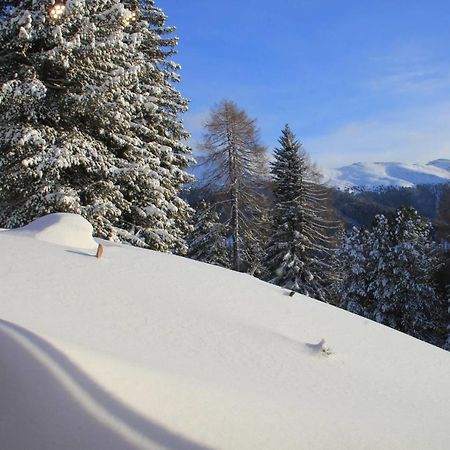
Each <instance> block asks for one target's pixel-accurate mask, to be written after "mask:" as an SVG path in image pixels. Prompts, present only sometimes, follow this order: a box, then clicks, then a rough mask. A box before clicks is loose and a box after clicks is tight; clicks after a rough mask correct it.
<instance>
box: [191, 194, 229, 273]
mask: <svg viewBox="0 0 450 450" xmlns="http://www.w3.org/2000/svg"><path fill="white" fill-rule="evenodd" d="M225 240H226V227H225V225H223V224H222V223H220V221H219V215H218V214H217V212H216V211H214V209H213V208H212V206H211V205H210V204H208V203H206V202H205V201H202V202H200V204H199V205H198V206H197V208H196V212H195V214H194V217H193V230H192V232H191V234H190V235H189V239H188V245H189V250H188V257H189V258H192V259H196V260H197V261H203V262H206V263H209V264H214V265H216V266H222V267H230V255H229V252H228V249H227V247H226V244H225Z"/></svg>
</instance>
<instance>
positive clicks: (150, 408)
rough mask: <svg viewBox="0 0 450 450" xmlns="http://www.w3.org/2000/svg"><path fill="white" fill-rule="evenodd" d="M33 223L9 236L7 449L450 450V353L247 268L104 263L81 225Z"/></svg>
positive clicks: (1, 412)
mask: <svg viewBox="0 0 450 450" xmlns="http://www.w3.org/2000/svg"><path fill="white" fill-rule="evenodd" d="M77 221H78V222H79V226H76V222H77ZM50 223H51V224H52V225H50ZM50 226H52V228H51V230H50V231H49V228H50ZM32 228H33V233H30V230H29V229H28V231H27V230H25V231H24V230H18V231H2V232H0V263H1V267H2V271H1V272H0V286H1V290H0V386H1V389H0V436H1V442H2V448H5V450H6V449H7V450H24V449H33V450H61V449H65V450H72V449H73V450H75V449H76V450H79V449H94V448H95V449H96V450H125V449H127V450H128V449H147V450H149V449H152V450H153V449H174V450H175V449H195V450H201V449H258V450H262V449H274V450H279V449H283V450H289V449H293V450H294V449H296V450H298V449H309V450H314V449H329V448H332V449H346V450H350V449H358V450H359V449H363V448H377V449H390V450H392V449H406V448H407V449H418V450H419V449H420V450H422V449H424V448H426V449H428V450H433V449H436V450H437V449H444V448H447V447H448V445H449V433H448V424H449V422H450V410H449V408H448V405H449V404H450V382H449V379H450V354H449V353H447V352H444V351H443V350H441V349H438V348H435V347H433V346H430V345H428V344H426V343H423V342H420V341H417V340H415V339H413V338H411V337H409V336H406V335H403V334H401V333H399V332H396V331H394V330H391V329H389V328H386V327H384V326H381V325H379V324H376V323H373V322H371V321H368V320H365V319H363V318H360V317H357V316H354V315H352V314H350V313H348V312H345V311H342V310H339V309H337V308H334V307H331V306H329V305H326V304H323V303H320V302H318V301H315V300H313V299H310V298H307V297H304V296H301V295H295V296H294V297H292V298H291V297H289V295H287V294H288V293H287V292H285V291H284V290H282V289H280V288H278V287H275V286H272V285H269V284H266V283H263V282H261V281H258V280H256V279H254V278H252V277H250V276H248V275H245V274H239V273H234V272H231V271H228V270H225V269H221V268H218V267H214V266H209V265H206V264H201V263H197V262H194V261H190V260H187V259H184V258H180V257H176V256H172V255H167V254H160V253H155V252H151V251H146V250H142V249H136V248H132V247H128V246H121V245H114V244H111V243H106V242H104V245H105V246H106V248H105V252H104V256H103V257H102V258H100V259H97V258H95V257H94V256H93V255H94V254H95V248H93V246H92V237H91V236H90V235H89V231H88V227H87V225H86V222H85V221H84V220H83V219H81V218H80V217H77V216H72V215H58V216H57V217H56V218H55V217H50V218H44V219H42V220H41V221H39V222H37V223H36V224H34V226H33V227H32ZM74 228H75V229H77V230H80V229H84V233H83V232H82V233H80V234H78V235H77V237H76V239H73V240H72V241H71V242H70V244H68V243H67V240H66V239H67V235H68V234H71V231H70V230H74ZM37 235H38V236H40V237H39V239H38V238H37V237H36V236H37ZM69 245H70V246H69ZM322 339H324V340H325V344H323V343H322V342H321V340H322ZM323 350H328V351H327V352H324V351H323ZM327 353H330V354H327Z"/></svg>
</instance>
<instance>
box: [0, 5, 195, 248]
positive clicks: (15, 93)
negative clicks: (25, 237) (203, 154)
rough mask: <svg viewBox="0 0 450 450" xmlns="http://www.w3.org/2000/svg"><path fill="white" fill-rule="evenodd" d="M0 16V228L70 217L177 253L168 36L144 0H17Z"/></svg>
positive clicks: (180, 214)
mask: <svg viewBox="0 0 450 450" xmlns="http://www.w3.org/2000/svg"><path fill="white" fill-rule="evenodd" d="M12 3H13V5H12V6H13V7H12V8H7V9H4V10H3V17H2V18H1V19H0V20H1V23H0V48H1V52H0V58H1V65H0V117H1V122H0V227H1V226H3V227H7V228H11V227H17V226H21V225H24V224H26V223H28V222H29V221H31V220H32V219H34V218H36V217H38V216H42V215H45V214H47V213H51V212H57V211H60V212H61V211H64V212H73V213H78V214H81V215H83V216H84V217H86V218H87V219H88V220H89V221H90V222H91V223H92V224H93V226H94V230H95V233H96V234H97V235H98V236H100V237H104V238H109V239H113V240H124V241H128V242H131V243H133V244H135V245H139V246H143V247H149V248H152V249H156V250H162V251H177V252H181V253H182V252H184V251H185V250H186V245H185V241H184V233H185V232H186V229H187V225H186V224H187V221H188V219H189V215H190V213H191V210H190V208H189V206H188V205H187V204H186V203H185V202H184V201H183V200H182V199H181V198H180V197H179V195H178V193H179V190H180V189H181V187H182V185H183V184H184V183H186V182H187V181H188V180H189V177H188V175H187V174H186V173H185V172H184V169H185V168H186V167H187V165H188V163H189V161H190V149H189V148H188V147H186V145H185V144H184V143H183V141H184V140H185V139H186V138H187V137H188V135H187V133H186V132H185V130H184V129H183V126H182V124H181V122H180V119H179V114H180V113H181V112H183V111H185V110H186V109H187V102H186V100H184V99H183V98H182V97H181V96H180V94H179V93H178V91H177V90H176V89H175V88H174V85H173V82H176V81H178V78H179V77H178V74H177V71H178V69H179V67H178V66H177V65H176V64H174V63H173V62H172V61H171V56H172V55H173V54H174V52H175V47H176V44H177V39H176V38H174V37H172V36H171V35H170V33H171V32H172V31H173V28H168V27H167V26H166V25H165V21H166V17H165V15H164V14H163V12H162V11H161V10H160V9H158V8H157V7H155V5H154V3H153V1H152V0H122V1H121V0H67V1H66V2H55V1H53V0H41V1H36V0H21V1H16V2H12Z"/></svg>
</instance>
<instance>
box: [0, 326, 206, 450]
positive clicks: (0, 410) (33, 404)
mask: <svg viewBox="0 0 450 450" xmlns="http://www.w3.org/2000/svg"><path fill="white" fill-rule="evenodd" d="M0 436H1V442H2V443H1V447H2V448H5V449H8V450H23V449H31V448H32V449H33V450H61V449H65V450H80V449H89V450H132V449H148V450H153V449H167V450H175V449H177V450H207V449H208V448H207V447H206V446H203V445H201V444H198V443H196V442H193V441H191V440H189V439H187V438H185V437H183V436H181V435H179V434H177V433H175V432H172V431H170V430H168V429H166V428H165V427H163V426H161V425H159V424H157V423H156V422H153V421H152V420H150V419H148V418H146V417H144V416H142V415H140V414H139V413H137V412H135V411H133V410H131V409H130V408H129V407H127V406H126V405H124V404H123V403H121V402H120V401H119V400H117V399H115V398H114V397H113V396H112V395H111V394H110V393H108V392H106V391H105V390H104V389H103V388H102V387H100V386H99V385H98V384H96V383H95V382H94V381H93V380H92V379H90V378H89V377H88V376H87V375H86V374H85V373H84V372H82V371H81V370H80V369H79V368H78V367H76V366H75V365H74V363H72V362H71V361H70V360H69V359H68V358H67V357H66V356H65V355H64V354H62V353H61V352H60V351H59V350H57V349H56V348H55V347H53V346H52V345H51V344H50V343H48V342H46V341H45V340H43V339H42V338H40V337H39V336H37V335H35V334H34V333H32V332H30V331H28V330H26V329H24V328H22V327H20V326H17V325H15V324H12V323H10V322H6V321H3V320H0Z"/></svg>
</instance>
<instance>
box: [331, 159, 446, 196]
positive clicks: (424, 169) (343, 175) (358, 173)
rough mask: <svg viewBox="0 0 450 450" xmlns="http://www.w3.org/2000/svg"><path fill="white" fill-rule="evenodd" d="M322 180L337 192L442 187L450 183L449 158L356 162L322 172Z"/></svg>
mask: <svg viewBox="0 0 450 450" xmlns="http://www.w3.org/2000/svg"><path fill="white" fill-rule="evenodd" d="M324 179H325V183H326V184H328V185H329V186H333V187H336V188H339V189H349V188H356V187H361V188H369V189H370V188H375V187H386V186H397V187H414V186H417V185H420V184H445V183H449V182H450V159H445V158H441V159H436V160H433V161H430V162H428V163H426V164H420V163H400V162H370V163H362V162H358V163H353V164H350V165H348V166H343V167H340V168H338V169H327V170H324Z"/></svg>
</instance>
